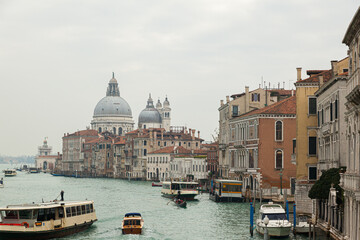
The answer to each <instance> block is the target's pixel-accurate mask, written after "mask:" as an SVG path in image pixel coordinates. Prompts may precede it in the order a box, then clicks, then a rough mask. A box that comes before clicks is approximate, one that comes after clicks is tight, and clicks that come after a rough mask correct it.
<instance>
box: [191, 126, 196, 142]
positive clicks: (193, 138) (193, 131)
mask: <svg viewBox="0 0 360 240" xmlns="http://www.w3.org/2000/svg"><path fill="white" fill-rule="evenodd" d="M191 131H192V134H191V138H192V140H195V132H196V130H195V129H192V130H191Z"/></svg>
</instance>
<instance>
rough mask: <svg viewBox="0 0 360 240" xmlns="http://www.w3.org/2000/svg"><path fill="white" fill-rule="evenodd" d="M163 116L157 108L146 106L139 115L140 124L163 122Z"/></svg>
mask: <svg viewBox="0 0 360 240" xmlns="http://www.w3.org/2000/svg"><path fill="white" fill-rule="evenodd" d="M161 122H162V120H161V116H160V113H159V111H158V110H157V109H155V108H145V109H144V110H142V111H141V113H140V115H139V124H144V123H161Z"/></svg>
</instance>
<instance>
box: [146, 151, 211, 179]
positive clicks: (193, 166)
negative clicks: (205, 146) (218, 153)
mask: <svg viewBox="0 0 360 240" xmlns="http://www.w3.org/2000/svg"><path fill="white" fill-rule="evenodd" d="M206 154H207V152H206V151H204V150H189V149H185V148H184V147H182V146H169V147H164V148H161V149H159V150H156V151H154V152H151V153H149V154H148V156H147V180H162V181H166V180H187V181H194V180H195V181H201V180H205V179H207V177H208V172H207V161H206V156H207V155H206Z"/></svg>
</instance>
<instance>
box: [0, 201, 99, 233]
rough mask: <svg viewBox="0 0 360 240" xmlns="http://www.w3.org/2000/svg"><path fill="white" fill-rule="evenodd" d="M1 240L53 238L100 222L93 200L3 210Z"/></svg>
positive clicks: (24, 205) (1, 212) (1, 209)
mask: <svg viewBox="0 0 360 240" xmlns="http://www.w3.org/2000/svg"><path fill="white" fill-rule="evenodd" d="M0 218H1V222H0V239H50V238H58V237H63V236H67V235H70V234H74V233H77V232H81V231H84V230H85V229H87V228H89V227H90V226H91V225H92V224H93V223H94V222H95V221H97V218H96V214H95V209H94V202H93V201H57V200H55V201H53V202H45V203H38V204H36V203H32V204H21V205H8V206H6V207H3V208H0Z"/></svg>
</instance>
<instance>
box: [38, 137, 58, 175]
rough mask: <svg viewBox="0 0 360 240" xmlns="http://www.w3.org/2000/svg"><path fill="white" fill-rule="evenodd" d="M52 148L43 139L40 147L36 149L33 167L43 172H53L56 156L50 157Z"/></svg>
mask: <svg viewBox="0 0 360 240" xmlns="http://www.w3.org/2000/svg"><path fill="white" fill-rule="evenodd" d="M51 150H52V147H50V146H48V145H47V139H46V138H45V140H44V143H43V145H42V146H39V147H38V154H37V155H36V157H35V167H36V168H38V169H41V170H43V171H47V170H50V171H51V170H53V169H54V168H55V162H56V158H57V157H58V155H51Z"/></svg>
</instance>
